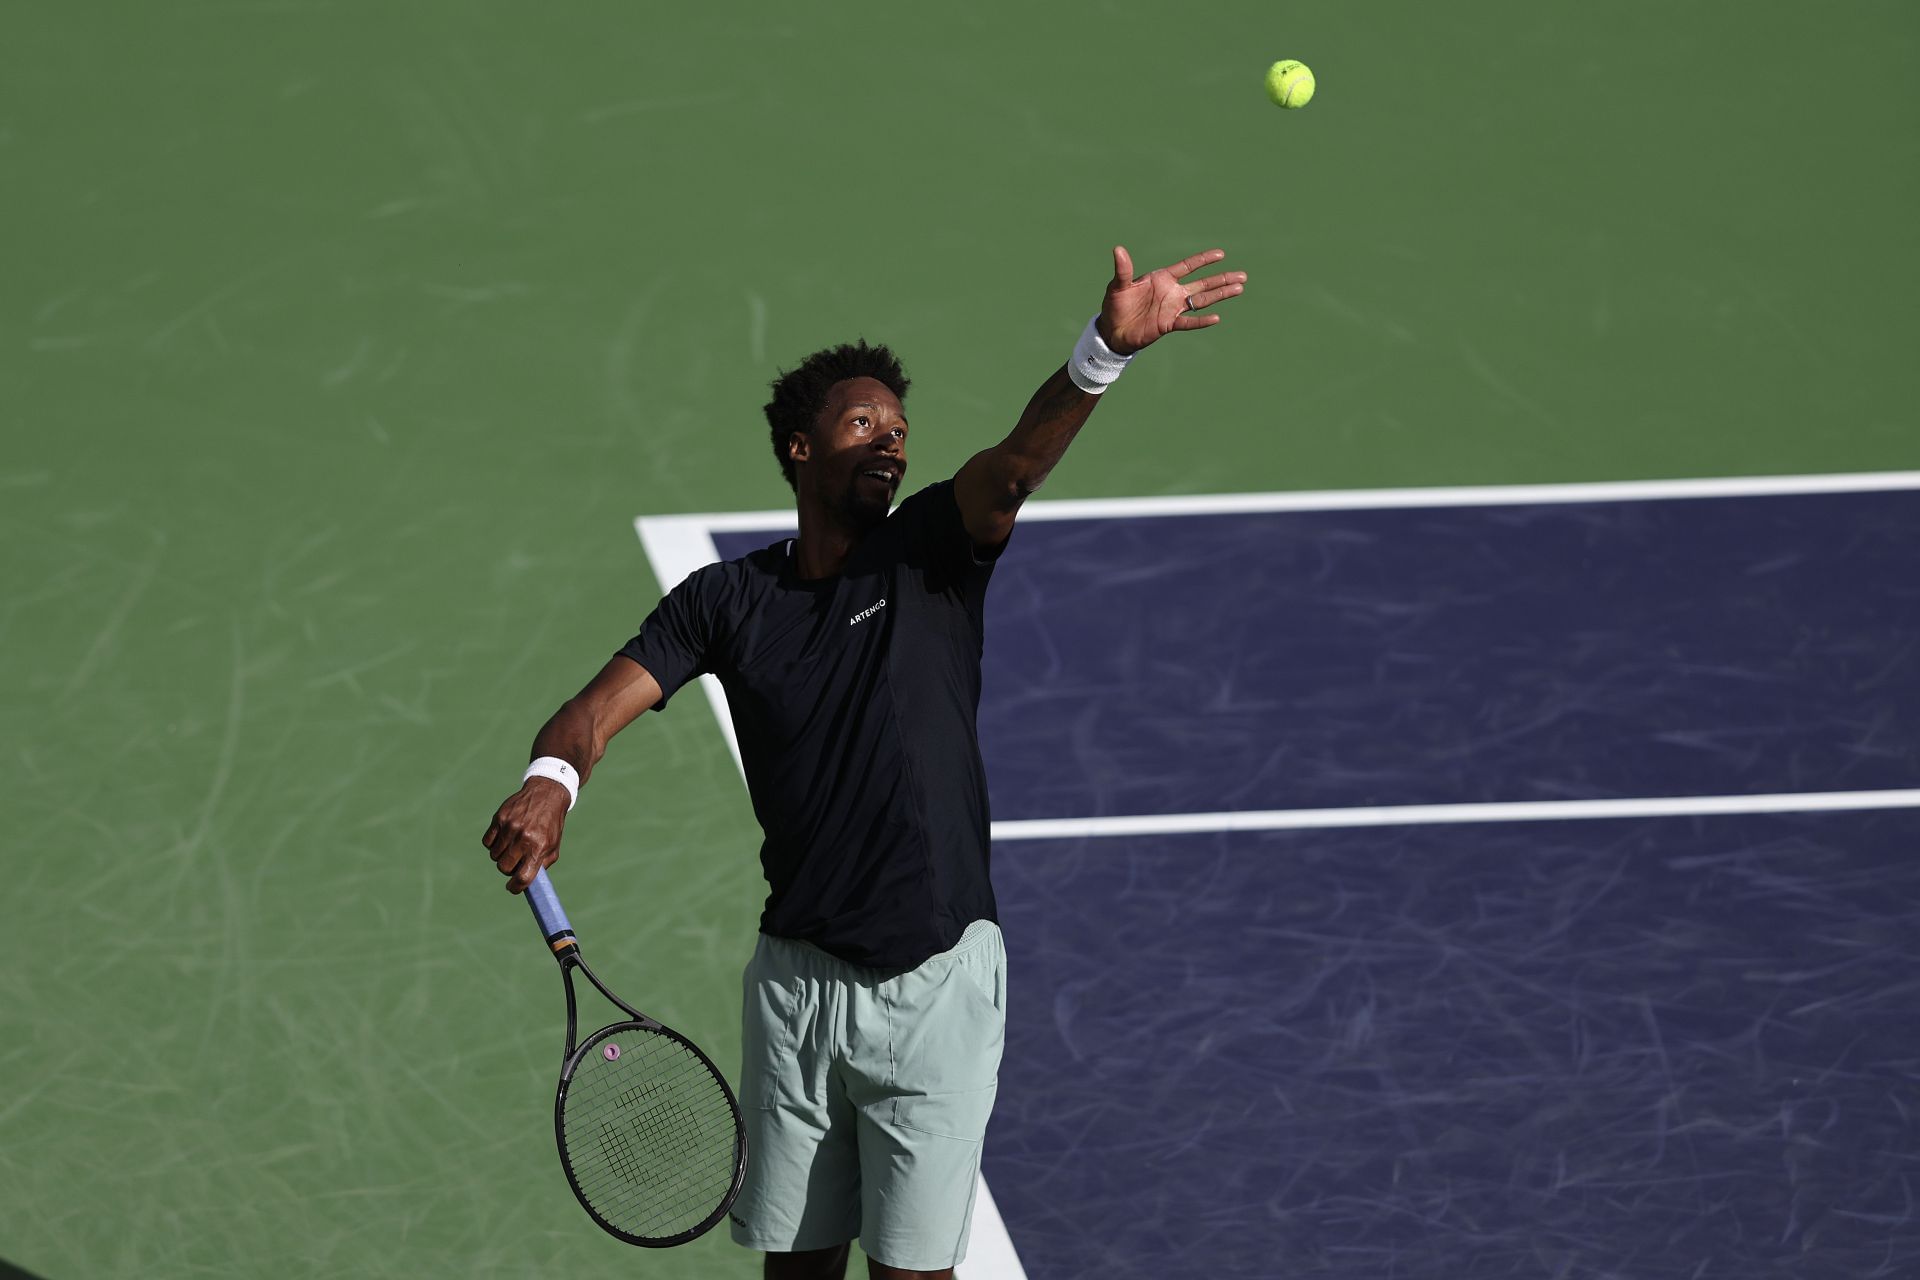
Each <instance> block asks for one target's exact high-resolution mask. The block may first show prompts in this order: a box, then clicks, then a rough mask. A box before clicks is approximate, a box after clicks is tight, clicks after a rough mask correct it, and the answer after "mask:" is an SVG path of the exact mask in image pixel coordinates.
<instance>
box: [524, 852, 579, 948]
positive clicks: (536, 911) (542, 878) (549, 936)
mask: <svg viewBox="0 0 1920 1280" xmlns="http://www.w3.org/2000/svg"><path fill="white" fill-rule="evenodd" d="M527 905H528V906H530V907H532V908H533V918H534V919H535V920H537V921H539V922H540V933H541V936H543V937H544V938H546V940H547V944H548V945H549V946H552V947H556V948H557V947H558V946H559V943H560V939H562V938H571V937H573V925H572V923H571V922H569V921H568V919H567V913H566V911H565V910H563V909H562V908H561V906H560V895H559V894H557V893H555V892H554V891H553V881H551V880H549V879H547V871H546V868H545V867H542V868H541V869H540V873H539V874H538V875H536V876H534V878H533V883H532V884H530V885H528V886H527Z"/></svg>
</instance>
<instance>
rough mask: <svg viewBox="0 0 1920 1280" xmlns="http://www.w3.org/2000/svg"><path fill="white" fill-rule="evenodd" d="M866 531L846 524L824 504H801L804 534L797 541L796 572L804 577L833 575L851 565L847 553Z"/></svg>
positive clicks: (802, 530)
mask: <svg viewBox="0 0 1920 1280" xmlns="http://www.w3.org/2000/svg"><path fill="white" fill-rule="evenodd" d="M862 532H863V531H862V530H858V529H854V528H852V527H850V526H849V525H847V524H846V522H845V521H844V520H842V519H841V518H840V517H839V515H838V514H837V513H836V512H834V511H832V510H830V509H829V508H827V507H825V506H824V505H821V504H818V503H811V502H803V503H801V504H800V537H799V538H798V539H796V540H795V542H794V544H793V572H794V576H795V577H798V578H801V579H812V578H831V577H834V576H836V575H837V574H839V572H840V571H841V570H842V569H844V568H846V567H847V557H848V556H850V555H852V554H853V547H854V544H855V543H857V542H859V541H860V535H861V533H862Z"/></svg>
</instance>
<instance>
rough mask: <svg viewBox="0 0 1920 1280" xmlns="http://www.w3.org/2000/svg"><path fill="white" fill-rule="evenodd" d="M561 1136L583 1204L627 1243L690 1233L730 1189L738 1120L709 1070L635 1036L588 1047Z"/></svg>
mask: <svg viewBox="0 0 1920 1280" xmlns="http://www.w3.org/2000/svg"><path fill="white" fill-rule="evenodd" d="M608 1045H613V1046H615V1047H617V1049H618V1050H619V1052H618V1055H617V1056H615V1057H612V1058H609V1057H607V1056H606V1048H607V1046H608ZM561 1133H562V1140H563V1142H564V1145H565V1154H566V1158H567V1163H568V1166H569V1168H570V1169H571V1170H572V1171H573V1175H574V1179H575V1181H576V1183H577V1184H578V1186H579V1189H580V1194H581V1196H582V1198H583V1199H585V1200H586V1201H587V1203H588V1204H589V1205H590V1206H591V1207H592V1208H593V1210H594V1212H595V1213H597V1214H599V1215H600V1216H601V1217H602V1218H603V1219H604V1220H606V1221H607V1222H609V1223H611V1224H612V1225H613V1226H615V1227H617V1228H619V1229H620V1230H622V1231H624V1232H627V1233H628V1234H630V1235H635V1236H641V1237H645V1238H648V1239H665V1238H668V1237H671V1236H675V1235H678V1234H680V1233H681V1232H684V1231H689V1230H692V1229H693V1228H694V1227H697V1226H700V1225H701V1224H702V1223H704V1222H706V1220H707V1219H708V1218H709V1217H711V1216H712V1215H713V1214H714V1211H715V1210H716V1209H717V1208H718V1207H719V1205H720V1204H721V1202H722V1201H723V1200H725V1198H726V1196H727V1193H728V1192H729V1191H730V1190H731V1189H732V1187H733V1181H734V1174H735V1165H736V1153H737V1149H738V1135H739V1119H738V1116H737V1114H736V1112H735V1110H734V1107H733V1104H732V1102H731V1101H730V1099H729V1098H728V1097H727V1094H726V1091H725V1089H724V1087H723V1086H722V1085H721V1084H720V1082H719V1081H718V1080H717V1079H716V1078H715V1077H714V1075H713V1072H712V1071H711V1069H710V1068H709V1067H708V1066H707V1064H706V1062H705V1060H703V1059H702V1058H701V1057H700V1056H699V1054H698V1053H696V1052H695V1051H694V1050H693V1049H692V1048H690V1047H689V1046H687V1045H686V1044H684V1043H682V1042H681V1041H679V1040H678V1039H675V1038H674V1037H672V1036H670V1035H660V1034H656V1033H651V1032H647V1031H643V1030H637V1029H634V1030H623V1031H620V1032H617V1033H615V1034H614V1035H612V1036H610V1037H608V1038H607V1039H605V1040H601V1041H598V1042H590V1047H589V1048H588V1050H587V1052H586V1054H585V1055H584V1056H583V1057H582V1059H581V1061H580V1065H579V1066H578V1067H577V1068H576V1069H575V1071H574V1075H573V1078H572V1081H571V1082H570V1083H569V1085H568V1088H567V1096H566V1101H565V1103H564V1105H563V1108H562V1112H561Z"/></svg>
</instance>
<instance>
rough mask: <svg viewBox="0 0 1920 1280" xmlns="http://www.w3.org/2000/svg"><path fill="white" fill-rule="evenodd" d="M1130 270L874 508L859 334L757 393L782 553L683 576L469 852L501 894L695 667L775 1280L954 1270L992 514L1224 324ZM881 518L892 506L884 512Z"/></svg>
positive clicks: (1002, 512)
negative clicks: (1161, 344) (744, 847)
mask: <svg viewBox="0 0 1920 1280" xmlns="http://www.w3.org/2000/svg"><path fill="white" fill-rule="evenodd" d="M1225 256H1226V255H1225V254H1224V253H1223V252H1222V251H1221V250H1218V249H1209V250H1207V251H1206V252H1204V253H1196V254H1194V255H1193V256H1191V257H1189V258H1185V259H1183V260H1182V261H1180V262H1176V263H1174V264H1173V265H1171V266H1168V267H1163V268H1161V269H1160V270H1158V271H1153V272H1149V273H1148V274H1146V275H1144V276H1141V277H1139V278H1138V279H1136V278H1135V277H1134V274H1133V263H1132V260H1131V259H1130V258H1129V256H1128V254H1127V251H1126V249H1124V248H1122V247H1116V248H1115V249H1114V251H1113V280H1112V281H1111V283H1109V284H1108V286H1107V291H1106V297H1105V299H1104V300H1103V301H1102V303H1101V307H1100V314H1099V315H1098V316H1096V317H1094V318H1093V319H1092V320H1090V321H1088V322H1087V327H1086V330H1085V331H1084V332H1083V333H1082V334H1081V335H1080V340H1079V343H1078V344H1077V345H1076V346H1075V348H1074V351H1073V355H1072V358H1071V359H1070V360H1069V361H1068V362H1067V364H1065V365H1064V366H1062V367H1061V368H1060V369H1059V370H1058V371H1057V372H1055V373H1054V374H1053V375H1052V376H1051V377H1049V378H1048V379H1047V380H1046V381H1045V382H1044V383H1042V384H1041V386H1040V389H1039V390H1038V391H1037V392H1035V393H1034V396H1033V399H1032V400H1031V401H1029V402H1028V404H1027V407H1026V411H1025V412H1024V413H1022V414H1021V415H1020V420H1019V422H1018V423H1017V424H1016V425H1015V426H1014V428H1013V431H1012V433H1011V434H1009V435H1008V436H1007V438H1006V439H1005V440H1002V441H1001V442H1000V443H999V444H996V445H994V446H993V447H992V448H990V449H987V450H985V451H983V452H981V453H978V454H976V455H974V456H973V458H972V459H970V460H969V461H968V462H967V464H966V465H965V466H963V467H961V468H960V471H959V473H958V474H957V475H955V476H954V477H953V478H952V479H951V480H943V481H941V482H939V483H937V484H932V485H928V486H927V487H926V488H924V489H921V490H920V491H919V492H917V493H914V494H912V495H911V496H910V497H908V498H906V499H905V500H903V501H902V502H900V504H899V506H898V507H894V506H893V502H894V498H895V495H896V494H897V493H898V492H899V489H900V484H901V481H902V479H903V478H904V477H905V475H906V471H907V438H908V426H907V416H906V410H905V408H904V407H903V402H904V401H905V399H906V395H907V386H908V382H907V378H906V375H905V374H904V373H903V372H902V370H901V367H900V362H899V361H898V360H896V359H895V358H894V356H893V354H892V353H891V352H889V351H888V350H887V349H886V348H885V347H881V346H868V345H867V344H866V343H865V342H864V341H862V342H859V343H855V344H853V345H848V346H839V347H834V348H831V349H829V350H825V351H820V352H817V353H815V354H814V355H811V356H809V357H807V358H806V359H805V360H803V361H802V362H801V363H800V365H799V366H798V367H797V368H795V369H793V370H792V371H791V372H788V373H785V374H782V375H781V376H780V378H779V379H778V380H777V381H776V382H775V383H774V384H773V399H772V402H771V403H769V404H768V405H767V406H766V413H767V419H768V422H769V423H770V424H771V426H772V440H773V452H774V455H775V457H777V458H778V459H779V462H780V467H781V470H782V471H783V472H784V473H785V475H786V478H787V483H788V484H790V485H791V486H792V487H793V491H794V498H795V502H796V505H797V507H798V511H799V524H800V531H799V537H797V538H794V539H790V540H783V541H780V542H776V543H774V544H773V545H772V546H769V547H766V548H764V549H762V550H759V551H755V552H752V553H751V554H749V555H746V556H743V557H741V558H740V559H738V560H731V561H727V562H726V563H723V564H714V565H708V566H706V567H705V568H702V569H700V570H699V571H697V572H695V573H694V574H692V575H691V576H690V577H688V578H687V580H686V581H685V582H683V583H681V584H680V585H679V586H677V587H675V588H674V589H673V590H672V591H671V592H669V593H668V595H667V597H666V598H665V599H664V600H662V601H660V603H659V606H658V607H657V608H655V609H654V611H653V613H652V615H651V616H649V617H648V618H647V620H646V622H645V624H644V625H643V626H642V627H641V628H640V633H639V634H638V635H636V636H635V637H634V638H633V639H632V640H631V641H630V642H628V644H627V645H626V646H625V647H624V648H623V649H621V650H620V652H619V653H618V654H617V655H616V656H615V657H614V658H613V659H612V660H611V661H609V662H608V663H607V665H606V666H605V667H604V668H603V669H602V670H601V671H600V673H599V674H598V675H597V676H595V677H594V678H593V680H592V682H591V683H589V684H588V685H587V687H586V688H585V689H583V690H581V691H580V693H579V694H578V695H576V696H575V697H573V698H571V699H569V700H568V701H567V703H566V704H565V705H564V706H562V707H561V708H560V710H559V711H557V712H556V713H555V714H554V716H553V718H552V719H550V720H549V721H547V723H546V725H545V726H544V727H543V728H542V729H541V730H540V733H539V735H538V736H537V737H536V738H535V739H534V744H533V755H534V760H533V763H532V764H531V765H529V766H528V768H527V772H526V775H525V777H524V778H523V779H522V785H521V788H520V790H519V791H518V792H517V793H516V794H515V795H513V796H511V797H510V798H508V800H507V801H506V802H505V803H504V804H502V805H501V806H500V808H499V811H498V812H497V813H496V814H495V815H494V819H493V823H492V825H491V826H489V827H488V830H487V835H486V838H485V843H486V845H487V849H488V852H489V853H490V854H491V855H492V857H493V860H494V863H495V865H496V866H497V867H498V868H499V869H500V871H501V872H502V873H504V874H505V875H507V876H508V877H509V880H508V882H507V887H508V888H509V889H510V890H511V891H513V892H515V893H519V892H522V891H524V890H525V889H526V887H527V885H528V884H529V883H530V882H531V881H532V880H533V877H534V875H535V873H537V872H538V871H539V870H540V869H541V868H543V867H546V866H548V865H550V864H551V863H552V862H553V861H554V859H555V858H556V857H558V855H559V850H560V837H561V830H562V828H563V826H564V825H565V822H566V817H567V813H568V811H569V810H570V809H571V808H572V806H573V803H574V801H575V799H576V798H577V797H578V793H579V788H580V785H581V784H582V783H584V782H585V781H586V780H587V778H588V776H589V775H590V774H591V773H592V770H593V766H594V764H595V763H596V762H597V761H598V760H599V759H600V757H601V755H602V754H603V753H604V752H605V751H606V748H607V743H608V740H609V739H611V738H612V737H613V736H614V735H615V734H616V733H618V732H619V731H620V730H621V729H622V728H624V727H625V726H627V725H628V724H630V723H632V722H633V721H634V720H635V719H636V718H637V717H638V716H639V715H640V713H641V712H642V711H645V710H647V709H649V708H652V709H654V710H659V709H660V708H662V707H664V706H665V705H666V703H667V700H668V699H669V698H671V697H672V696H673V694H674V692H675V691H676V690H678V689H679V688H680V687H681V686H682V685H684V684H685V683H686V682H687V681H689V680H691V679H693V678H694V677H695V676H698V675H700V674H702V673H706V672H711V673H713V674H715V675H717V676H718V677H719V678H720V681H721V684H722V685H723V686H724V687H725V689H726V691H727V700H728V704H729V706H730V707H731V709H732V713H733V723H734V730H735V733H736V735H737V737H738V740H739V743H740V757H741V762H742V764H743V765H744V766H745V770H746V776H747V787H748V790H749V791H750V793H751V795H752V800H753V808H754V813H755V814H756V815H757V816H758V817H759V819H760V825H761V827H762V829H763V830H764V832H765V836H766V839H765V842H764V843H763V844H762V846H761V850H760V861H761V866H762V868H763V869H764V871H765V873H766V878H767V884H768V886H769V888H770V890H771V892H770V893H769V894H768V896H767V903H766V909H765V912H764V913H763V914H762V916H761V919H760V937H759V941H758V945H757V947H756V949H755V951H754V953H753V957H752V959H751V960H750V961H749V962H748V964H747V967H746V973H745V1003H744V1023H745V1026H744V1037H743V1039H744V1054H745V1064H744V1067H743V1071H742V1076H741V1081H740V1103H741V1109H742V1112H743V1114H744V1116H745V1120H746V1127H747V1140H748V1149H749V1153H750V1155H749V1166H748V1173H747V1180H746V1184H745V1186H744V1188H743V1189H742V1191H741V1193H740V1197H739V1199H738V1200H737V1201H735V1203H734V1207H733V1211H732V1214H731V1219H732V1230H733V1237H734V1239H735V1240H737V1241H739V1242H740V1243H741V1244H744V1245H747V1246H748V1247H750V1248H754V1249H760V1250H764V1251H765V1252H766V1255H767V1256H766V1270H765V1274H766V1275H767V1276H768V1277H770V1278H771V1280H787V1278H792V1280H812V1278H814V1277H823V1278H828V1280H839V1277H841V1276H843V1275H844V1274H845V1271H846V1265H847V1257H848V1244H849V1242H850V1241H851V1240H853V1239H854V1238H855V1237H858V1238H859V1240H860V1244H861V1247H862V1248H863V1249H864V1250H865V1251H866V1253H867V1255H868V1274H869V1275H870V1276H875V1277H904V1276H931V1277H939V1276H951V1275H952V1274H953V1267H954V1265H955V1264H956V1263H958V1262H959V1261H961V1259H962V1258H963V1257H964V1255H965V1252H966V1241H967V1231H968V1226H969V1223H970V1221H971V1218H972V1212H973V1194H974V1188H975V1186H976V1185H977V1175H978V1172H979V1168H980V1147H981V1140H982V1138H983V1137H984V1135H985V1133H986V1127H987V1117H988V1114H989V1112H990V1111H991V1110H992V1108H993V1099H994V1091H995V1088H996V1083H997V1080H998V1073H999V1067H1000V1053H1001V1046H1002V1043H1003V1040H1004V1037H1005V1010H1006V973H1005V959H1006V957H1005V952H1004V950H1003V949H1002V946H1001V938H1000V930H999V927H998V925H997V924H996V923H995V920H996V913H995V908H994V898H993V887H992V885H991V884H990V883H989V881H988V875H987V856H988V848H987V780H986V774H985V770H984V768H983V766H982V764H981V759H980V749H979V742H978V734H977V730H976V727H975V718H976V711H977V708H978V705H979V699H980V654H981V636H982V609H983V605H984V602H985V599H986V592H987V579H988V576H989V575H990V574H991V572H992V570H993V565H994V561H995V559H996V558H997V557H998V556H999V555H1000V552H1001V550H1002V549H1003V548H1004V547H1005V546H1006V543H1007V538H1008V536H1009V535H1010V534H1011V533H1012V531H1013V522H1014V517H1015V515H1016V514H1017V513H1018V512H1019V510H1020V504H1021V503H1022V502H1024V501H1025V500H1026V498H1027V496H1028V495H1029V494H1031V493H1032V492H1033V491H1034V490H1036V489H1038V488H1039V487H1040V486H1041V484H1043V483H1044V482H1045V481H1046V479H1047V475H1048V473H1050V472H1051V471H1052V470H1053V468H1054V464H1055V463H1057V462H1059V461H1060V458H1061V455H1062V454H1064V453H1065V452H1066V449H1067V446H1068V445H1069V444H1071V443H1072V442H1073V438H1074V435H1075V434H1076V433H1077V432H1078V431H1079V430H1080V428H1081V426H1082V425H1083V424H1084V423H1085V422H1086V421H1087V418H1088V416H1089V415H1090V414H1091V413H1092V412H1093V410H1094V406H1096V405H1098V404H1099V403H1100V400H1099V397H1100V395H1101V393H1102V392H1104V391H1105V390H1106V389H1107V387H1108V386H1109V385H1110V384H1111V383H1112V382H1113V381H1114V380H1115V379H1116V378H1118V377H1119V376H1120V373H1121V371H1122V370H1123V369H1125V367H1126V365H1127V362H1128V361H1129V360H1131V359H1132V358H1133V357H1134V356H1135V355H1136V354H1138V353H1139V352H1140V351H1141V350H1143V349H1144V348H1146V347H1148V346H1151V345H1152V344H1153V343H1154V342H1156V341H1158V340H1159V339H1161V338H1163V337H1165V336H1166V335H1167V334H1169V333H1174V332H1177V331H1184V330H1192V329H1203V328H1206V327H1208V326H1210V325H1213V324H1216V323H1218V322H1219V319H1220V317H1219V315H1218V314H1217V313H1214V312H1209V311H1206V310H1205V309H1206V308H1208V307H1211V306H1212V305H1213V304H1215V303H1218V302H1221V301H1224V300H1225V299H1227V298H1231V297H1233V296H1234V295H1236V294H1239V293H1240V292H1241V291H1242V290H1243V289H1244V288H1245V286H1246V279H1247V277H1246V274H1245V273H1244V272H1239V271H1228V272H1220V273H1216V274H1211V275H1207V276H1205V277H1204V278H1202V279H1199V280H1196V281H1194V282H1192V283H1189V284H1182V283H1181V281H1182V279H1183V278H1184V277H1186V276H1189V275H1194V274H1196V273H1198V272H1200V271H1202V270H1203V269H1204V268H1207V267H1211V266H1212V265H1213V264H1215V263H1217V262H1219V261H1220V260H1221V259H1222V258H1223V257H1225ZM890 508H891V514H889V509H890Z"/></svg>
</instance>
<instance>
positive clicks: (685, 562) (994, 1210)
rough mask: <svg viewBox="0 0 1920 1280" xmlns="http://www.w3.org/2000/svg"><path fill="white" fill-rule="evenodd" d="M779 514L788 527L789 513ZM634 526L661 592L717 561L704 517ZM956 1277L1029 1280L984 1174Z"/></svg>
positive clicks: (719, 712)
mask: <svg viewBox="0 0 1920 1280" xmlns="http://www.w3.org/2000/svg"><path fill="white" fill-rule="evenodd" d="M783 515H784V519H785V520H786V522H787V525H788V526H789V527H791V525H792V523H793V513H792V512H786V513H783ZM634 527H635V528H636V529H637V530H639V533H640V545H641V546H642V547H643V548H644V549H645V550H646V553H647V559H648V560H649V561H651V562H652V563H653V576H654V577H656V578H658V579H659V580H660V588H661V590H663V591H671V590H673V589H674V588H675V587H677V586H679V585H680V584H681V583H682V582H683V581H685V580H686V577H687V575H688V574H690V573H692V572H693V571H694V570H695V569H698V568H699V567H700V566H701V565H706V564H712V563H713V562H714V561H716V560H718V559H719V558H720V552H719V549H718V548H716V547H715V546H714V545H713V533H712V526H711V525H709V524H707V523H706V522H705V520H704V518H703V517H700V516H643V517H641V518H640V519H638V520H636V521H634ZM751 527H757V526H751ZM777 528H778V526H777V525H776V529H777ZM700 684H701V686H702V687H703V688H704V689H705V690H706V694H707V705H708V706H710V707H712V708H713V716H714V719H716V720H718V721H719V722H720V732H721V733H723V734H725V735H726V739H727V749H728V750H729V751H731V752H733V763H734V765H735V766H736V767H739V768H740V770H741V777H742V778H743V779H744V778H745V776H746V770H745V768H744V766H741V764H740V742H739V739H738V738H737V737H735V736H734V732H733V715H732V713H731V712H730V711H729V710H728V708H727V694H726V691H725V690H724V689H722V688H721V687H720V681H719V680H717V679H716V678H714V677H713V676H701V677H700ZM954 1274H955V1275H956V1277H958V1278H959V1280H1027V1272H1026V1268H1024V1267H1022V1266H1021V1265H1020V1255H1019V1254H1018V1253H1016V1252H1015V1251H1014V1248H1013V1238H1012V1237H1011V1236H1009V1235H1008V1234H1007V1224H1006V1223H1005V1222H1003V1221H1002V1220H1001V1218H1000V1208H999V1206H998V1205H996V1204H995V1203H994V1200H993V1192H991V1191H989V1190H988V1189H987V1179H986V1175H985V1174H984V1173H983V1174H980V1175H978V1176H977V1177H976V1178H975V1179H974V1190H973V1221H972V1225H971V1227H970V1229H969V1231H968V1235H967V1260H966V1261H965V1262H963V1263H961V1264H960V1266H959V1268H958V1269H957V1270H956V1271H955V1273H954Z"/></svg>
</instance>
